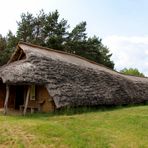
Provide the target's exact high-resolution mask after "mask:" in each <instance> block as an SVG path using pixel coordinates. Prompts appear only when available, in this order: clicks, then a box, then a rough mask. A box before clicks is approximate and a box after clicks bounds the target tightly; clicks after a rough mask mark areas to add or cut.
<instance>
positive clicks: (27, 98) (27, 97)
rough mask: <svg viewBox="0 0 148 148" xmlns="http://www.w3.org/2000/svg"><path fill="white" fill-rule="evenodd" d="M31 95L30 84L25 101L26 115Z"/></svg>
mask: <svg viewBox="0 0 148 148" xmlns="http://www.w3.org/2000/svg"><path fill="white" fill-rule="evenodd" d="M29 96H30V86H29V87H28V90H27V96H26V102H25V106H24V112H23V115H24V116H25V114H26V110H27V106H28V101H29Z"/></svg>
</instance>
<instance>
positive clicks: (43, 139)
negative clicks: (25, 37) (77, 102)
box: [0, 105, 148, 148]
mask: <svg viewBox="0 0 148 148" xmlns="http://www.w3.org/2000/svg"><path fill="white" fill-rule="evenodd" d="M0 147H8V148H9V147H10V148H11V147H12V148H13V147H14V148H15V147H18V148H19V147H20V148H30V147H31V148H37V147H39V148H42V147H43V148H46V147H49V148H50V147H51V148H52V147H53V148H54V147H56V148H147V147H148V106H147V105H144V106H135V107H124V108H123V107H120V108H115V109H114V108H111V109H103V110H102V109H101V110H100V109H83V110H79V111H78V113H77V114H73V111H71V112H70V111H69V112H68V111H67V112H66V111H64V112H60V113H59V112H58V113H57V112H56V113H54V114H34V115H27V116H25V117H23V116H3V115H0Z"/></svg>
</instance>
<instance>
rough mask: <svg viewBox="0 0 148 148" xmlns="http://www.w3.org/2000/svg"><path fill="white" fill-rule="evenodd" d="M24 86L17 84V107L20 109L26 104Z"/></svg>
mask: <svg viewBox="0 0 148 148" xmlns="http://www.w3.org/2000/svg"><path fill="white" fill-rule="evenodd" d="M24 93H25V89H24V86H16V98H15V109H19V107H20V105H23V104H24Z"/></svg>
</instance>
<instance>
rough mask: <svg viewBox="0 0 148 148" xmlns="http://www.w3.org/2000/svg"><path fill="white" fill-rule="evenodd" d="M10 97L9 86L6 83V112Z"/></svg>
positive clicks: (5, 111) (5, 112)
mask: <svg viewBox="0 0 148 148" xmlns="http://www.w3.org/2000/svg"><path fill="white" fill-rule="evenodd" d="M8 99H9V86H8V85H6V97H5V103H4V114H5V115H6V114H7V109H8Z"/></svg>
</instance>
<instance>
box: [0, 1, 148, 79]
mask: <svg viewBox="0 0 148 148" xmlns="http://www.w3.org/2000/svg"><path fill="white" fill-rule="evenodd" d="M41 9H43V10H44V11H45V12H46V13H48V12H51V11H54V10H56V9H57V10H58V11H59V13H60V17H61V18H65V19H67V20H68V23H69V24H70V26H71V27H73V26H75V25H76V24H78V23H79V22H81V21H86V22H87V33H88V35H89V36H93V35H96V36H98V37H100V38H102V39H103V43H104V44H105V45H107V46H108V47H109V49H110V51H111V53H113V56H112V59H113V61H114V62H115V68H116V69H117V70H121V69H123V68H125V67H127V68H129V67H132V68H138V69H139V70H140V71H141V72H143V73H144V74H145V75H147V76H148V58H147V57H148V29H147V28H148V0H13V1H11V0H5V1H1V4H0V20H1V21H0V34H2V35H6V34H7V32H8V30H9V29H10V30H12V32H13V33H15V31H16V29H17V23H16V21H19V20H20V14H21V13H22V12H27V11H28V12H30V13H33V14H34V15H35V14H37V13H38V12H39V10H41Z"/></svg>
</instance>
